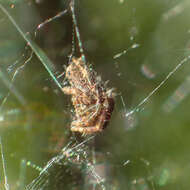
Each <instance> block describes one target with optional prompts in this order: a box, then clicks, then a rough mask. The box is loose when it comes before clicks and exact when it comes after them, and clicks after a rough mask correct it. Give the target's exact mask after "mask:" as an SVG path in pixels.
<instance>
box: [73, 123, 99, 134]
mask: <svg viewBox="0 0 190 190" xmlns="http://www.w3.org/2000/svg"><path fill="white" fill-rule="evenodd" d="M71 131H73V132H79V133H82V134H92V133H96V132H101V131H102V128H101V127H100V126H99V125H95V126H90V127H85V126H84V125H83V126H73V125H71Z"/></svg>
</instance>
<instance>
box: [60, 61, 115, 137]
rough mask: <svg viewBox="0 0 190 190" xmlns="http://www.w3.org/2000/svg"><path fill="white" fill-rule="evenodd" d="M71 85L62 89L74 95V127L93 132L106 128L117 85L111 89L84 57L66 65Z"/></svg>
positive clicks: (72, 129)
mask: <svg viewBox="0 0 190 190" xmlns="http://www.w3.org/2000/svg"><path fill="white" fill-rule="evenodd" d="M66 78H67V80H68V81H69V83H70V86H66V87H64V88H63V89H62V90H63V92H64V93H65V94H68V95H71V96H72V104H73V106H74V111H75V116H74V118H73V121H72V123H71V131H74V132H80V133H83V134H92V133H95V132H100V131H102V130H103V129H104V128H105V127H106V126H107V124H108V122H109V120H110V118H111V114H112V112H113V109H114V97H115V93H114V92H113V90H114V89H108V88H107V87H106V83H104V82H102V80H101V78H100V77H99V76H97V74H96V72H94V71H93V70H92V69H90V68H89V67H88V66H87V65H86V64H85V63H84V61H83V60H82V57H80V58H72V61H71V63H70V64H69V66H68V67H67V68H66Z"/></svg>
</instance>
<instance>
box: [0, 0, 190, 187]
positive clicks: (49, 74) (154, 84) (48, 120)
mask: <svg viewBox="0 0 190 190" xmlns="http://www.w3.org/2000/svg"><path fill="white" fill-rule="evenodd" d="M69 3H70V1H56V2H54V3H52V2H51V1H43V0H40V1H35V2H34V1H24V0H17V1H14V2H12V1H7V2H6V3H5V2H3V1H0V5H1V7H0V8H1V12H0V23H1V29H0V41H1V44H2V45H1V51H0V58H1V59H0V79H1V82H0V83H1V92H0V98H1V99H0V100H1V104H0V130H1V132H0V135H1V142H0V144H1V161H2V162H1V163H2V164H1V165H0V166H1V168H2V170H0V171H1V172H0V180H1V181H0V188H2V189H6V190H7V189H11V190H12V189H16V190H18V189H33V190H39V189H42V190H46V189H55V190H57V189H58V190H59V189H101V190H102V189H103V190H105V189H109V190H110V189H129V190H134V189H135V190H140V189H145V190H149V189H150V190H156V189H162V188H163V189H166V188H167V189H172V190H173V189H178V188H179V187H180V189H184V190H185V189H188V188H189V187H190V184H189V180H188V179H189V171H188V166H189V164H188V163H189V155H188V147H189V143H190V142H189V134H188V131H189V129H188V128H189V127H188V126H189V117H188V108H189V105H188V102H189V101H188V98H189V97H188V95H189V91H190V90H189V59H190V57H189V23H188V20H189V19H188V18H189V8H190V3H189V1H188V0H183V1H180V2H179V1H176V0H170V1H169V0H168V1H163V2H161V1H154V2H153V1H150V0H143V1H141V2H139V1H132V0H131V1H125V0H123V1H119V0H114V1H101V2H96V1H86V0H83V1H80V2H79V1H75V4H76V5H75V9H76V10H75V16H76V19H77V21H78V27H79V32H80V34H81V36H80V37H81V43H82V45H83V48H84V54H85V56H86V58H87V60H88V62H89V63H90V64H91V63H92V65H93V66H92V67H93V68H94V69H95V70H96V71H97V73H98V74H100V75H101V76H102V78H103V80H104V81H106V80H109V84H108V86H109V87H115V88H116V89H117V93H118V95H117V97H116V107H115V111H114V113H113V116H112V118H111V121H110V124H109V126H108V128H107V129H105V130H104V132H103V133H101V134H97V135H94V136H86V137H83V136H82V137H81V136H80V135H74V134H71V133H70V131H69V124H70V122H71V119H70V118H71V115H72V114H73V110H72V105H70V103H69V102H70V99H69V98H68V97H66V96H64V95H63V93H62V92H61V90H60V88H62V86H64V85H66V82H65V80H64V71H65V67H66V66H67V65H68V64H67V63H68V62H69V56H70V54H71V53H73V52H74V53H75V56H80V48H79V43H80V41H77V38H76V37H74V38H73V36H75V35H73V28H74V27H73V21H72V13H71V11H70V10H69ZM105 10H107V11H105ZM73 47H74V49H73ZM106 71H107V72H106Z"/></svg>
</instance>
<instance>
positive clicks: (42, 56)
mask: <svg viewBox="0 0 190 190" xmlns="http://www.w3.org/2000/svg"><path fill="white" fill-rule="evenodd" d="M0 9H1V10H2V11H3V13H4V14H5V15H6V16H7V17H8V18H9V20H10V21H11V23H12V24H13V25H14V26H15V28H16V29H17V31H18V32H19V33H20V35H21V36H22V37H23V38H24V40H25V41H26V42H27V44H28V45H29V46H30V48H31V49H32V50H33V52H34V53H35V54H36V56H37V57H38V59H39V60H40V61H41V63H42V64H43V66H44V67H45V69H46V70H47V72H48V73H49V75H50V76H51V78H52V79H53V80H54V82H55V83H56V85H57V86H58V87H59V88H60V89H62V86H61V84H60V83H59V81H58V80H57V79H56V77H55V76H54V74H53V70H54V65H53V63H52V62H51V61H50V59H49V58H48V57H47V56H46V54H45V53H44V51H43V50H42V49H41V48H40V47H39V46H38V45H37V44H35V43H34V42H33V41H32V40H31V38H30V36H29V35H28V34H25V33H24V32H23V31H22V30H21V28H20V27H19V26H18V24H17V23H16V22H15V20H14V19H13V17H12V16H11V15H10V14H9V12H8V11H7V10H6V9H5V8H4V6H3V5H2V4H1V3H0Z"/></svg>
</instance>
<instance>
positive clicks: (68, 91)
mask: <svg viewBox="0 0 190 190" xmlns="http://www.w3.org/2000/svg"><path fill="white" fill-rule="evenodd" d="M62 91H63V92H64V94H67V95H77V93H79V90H78V89H76V88H73V87H71V86H66V87H63V88H62Z"/></svg>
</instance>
